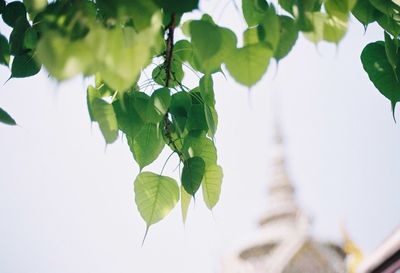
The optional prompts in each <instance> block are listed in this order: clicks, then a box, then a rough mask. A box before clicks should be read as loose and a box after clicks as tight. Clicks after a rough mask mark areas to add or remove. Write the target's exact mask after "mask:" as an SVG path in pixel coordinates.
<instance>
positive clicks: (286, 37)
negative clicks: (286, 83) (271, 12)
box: [274, 16, 299, 61]
mask: <svg viewBox="0 0 400 273" xmlns="http://www.w3.org/2000/svg"><path fill="white" fill-rule="evenodd" d="M279 20H280V38H279V44H278V46H277V47H276V50H275V52H274V58H275V59H276V60H277V61H279V60H281V59H283V58H284V57H286V55H288V54H289V52H290V50H292V47H293V46H294V45H295V43H296V41H297V37H298V36H299V31H298V29H297V26H296V23H295V21H294V20H293V19H292V18H290V17H288V16H279Z"/></svg>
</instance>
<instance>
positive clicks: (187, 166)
mask: <svg viewBox="0 0 400 273" xmlns="http://www.w3.org/2000/svg"><path fill="white" fill-rule="evenodd" d="M204 169H205V163H204V160H203V159H202V158H201V157H191V158H189V159H187V160H185V162H183V170H182V178H181V180H182V185H183V188H184V189H185V190H186V192H187V193H189V194H190V195H192V196H194V195H195V194H196V192H197V190H198V189H199V188H200V185H201V180H202V179H203V175H204Z"/></svg>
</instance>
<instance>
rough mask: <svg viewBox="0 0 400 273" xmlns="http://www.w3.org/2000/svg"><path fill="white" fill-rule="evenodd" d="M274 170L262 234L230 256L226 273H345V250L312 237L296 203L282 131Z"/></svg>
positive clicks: (308, 224)
mask: <svg viewBox="0 0 400 273" xmlns="http://www.w3.org/2000/svg"><path fill="white" fill-rule="evenodd" d="M273 168H274V169H273V176H272V180H271V181H270V183H269V188H268V206H267V210H266V212H265V214H264V216H263V217H262V218H261V220H260V221H259V225H260V232H259V233H260V235H259V236H258V238H257V239H256V240H255V241H254V242H253V243H250V244H249V245H248V246H247V247H244V248H243V249H240V250H238V251H236V252H234V253H232V254H231V255H229V256H227V257H226V258H225V259H224V260H223V262H222V273H345V272H346V266H345V261H344V259H345V254H344V252H343V250H342V248H341V247H340V246H338V245H335V244H332V243H326V242H320V241H318V240H315V239H314V238H313V237H312V236H311V234H310V232H311V230H310V227H311V223H310V219H309V217H308V216H307V214H306V213H304V211H302V210H301V209H300V208H299V206H298V204H297V203H296V200H295V195H294V194H295V189H294V187H293V185H292V184H291V181H290V179H289V177H288V175H287V172H286V168H285V157H284V151H283V143H282V137H281V136H280V134H279V131H278V130H276V136H275V147H274V153H273Z"/></svg>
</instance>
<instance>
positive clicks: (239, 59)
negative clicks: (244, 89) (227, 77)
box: [226, 44, 273, 87]
mask: <svg viewBox="0 0 400 273" xmlns="http://www.w3.org/2000/svg"><path fill="white" fill-rule="evenodd" d="M272 54H273V52H272V50H271V49H269V48H267V47H265V46H263V45H260V44H257V45H248V46H245V47H242V48H238V49H236V50H235V52H233V53H232V54H231V55H230V56H229V59H228V60H227V61H226V67H227V69H228V70H229V72H230V73H231V75H232V77H233V78H234V79H235V80H236V81H237V82H239V83H241V84H243V85H246V86H249V87H250V86H252V85H254V84H255V83H257V82H258V81H259V80H260V79H261V77H262V76H263V75H264V73H265V71H266V70H267V68H268V64H269V61H270V59H271V57H272Z"/></svg>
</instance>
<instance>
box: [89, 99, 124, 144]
mask: <svg viewBox="0 0 400 273" xmlns="http://www.w3.org/2000/svg"><path fill="white" fill-rule="evenodd" d="M92 114H93V118H94V120H95V121H97V122H98V123H99V127H100V130H101V133H102V134H103V136H104V139H105V141H106V143H107V144H110V143H113V142H114V141H115V140H117V138H118V123H117V118H116V117H115V113H114V109H113V106H112V105H111V104H109V103H107V102H105V101H104V100H102V99H99V98H94V99H93V105H92Z"/></svg>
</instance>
